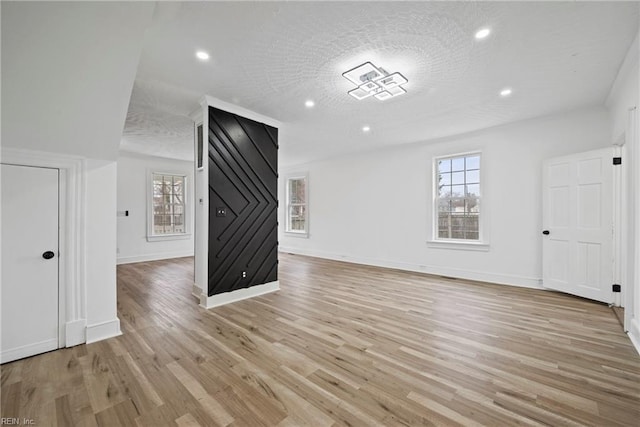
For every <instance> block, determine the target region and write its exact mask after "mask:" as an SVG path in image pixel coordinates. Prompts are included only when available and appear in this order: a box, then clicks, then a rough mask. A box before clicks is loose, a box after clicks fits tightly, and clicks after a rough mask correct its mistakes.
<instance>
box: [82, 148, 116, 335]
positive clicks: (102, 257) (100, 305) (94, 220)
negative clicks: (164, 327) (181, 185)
mask: <svg viewBox="0 0 640 427" xmlns="http://www.w3.org/2000/svg"><path fill="white" fill-rule="evenodd" d="M85 165H86V181H85V185H86V192H85V202H86V207H85V215H86V216H85V246H84V249H85V280H86V297H87V342H88V343H90V342H94V341H99V340H101V339H104V338H109V337H112V336H115V335H120V321H119V320H118V318H117V316H116V313H117V301H116V286H115V283H116V241H115V239H114V238H113V236H114V235H115V233H116V217H115V215H114V211H113V209H114V207H115V205H116V174H117V170H118V167H117V163H116V162H113V161H109V160H87V161H86V163H85Z"/></svg>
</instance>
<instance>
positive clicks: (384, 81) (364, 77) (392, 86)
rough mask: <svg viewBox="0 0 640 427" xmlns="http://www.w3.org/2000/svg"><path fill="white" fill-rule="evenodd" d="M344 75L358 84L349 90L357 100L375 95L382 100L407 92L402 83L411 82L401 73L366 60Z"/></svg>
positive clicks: (343, 74) (343, 75)
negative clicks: (388, 70)
mask: <svg viewBox="0 0 640 427" xmlns="http://www.w3.org/2000/svg"><path fill="white" fill-rule="evenodd" d="M342 77H344V78H345V79H347V80H349V81H350V82H351V83H353V84H354V85H356V86H357V87H356V88H355V89H352V90H350V91H349V92H347V93H348V94H349V95H351V96H353V97H354V98H355V99H357V100H361V99H365V98H368V97H370V96H375V97H376V98H378V99H379V100H381V101H384V100H385V99H389V98H393V97H394V96H398V95H402V94H404V93H407V91H406V90H404V88H403V87H402V85H404V84H406V83H408V82H409V80H407V79H406V78H405V77H404V76H403V75H402V74H400V73H397V72H396V73H388V72H386V71H385V70H384V69H382V68H379V67H376V66H375V65H373V64H372V63H371V62H365V63H364V64H362V65H358V66H357V67H356V68H354V69H352V70H349V71H347V72H345V73H342Z"/></svg>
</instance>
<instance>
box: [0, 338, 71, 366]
mask: <svg viewBox="0 0 640 427" xmlns="http://www.w3.org/2000/svg"><path fill="white" fill-rule="evenodd" d="M57 349H58V338H57V337H56V338H53V339H50V340H46V341H41V342H38V343H35V344H28V345H24V346H22V347H17V348H12V349H11V350H5V351H3V352H1V353H0V363H7V362H12V361H14V360H18V359H23V358H25V357H29V356H34V355H36V354H40V353H45V352H47V351H51V350H57Z"/></svg>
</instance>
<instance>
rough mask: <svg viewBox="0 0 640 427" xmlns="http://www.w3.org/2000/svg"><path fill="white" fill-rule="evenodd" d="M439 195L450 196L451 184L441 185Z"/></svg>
mask: <svg viewBox="0 0 640 427" xmlns="http://www.w3.org/2000/svg"><path fill="white" fill-rule="evenodd" d="M438 191H439V194H438V195H439V196H441V197H451V186H450V185H443V186H441V187H440V188H439V189H438Z"/></svg>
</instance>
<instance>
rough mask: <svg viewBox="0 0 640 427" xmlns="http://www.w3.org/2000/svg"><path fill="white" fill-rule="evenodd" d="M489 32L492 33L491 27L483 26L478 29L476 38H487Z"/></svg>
mask: <svg viewBox="0 0 640 427" xmlns="http://www.w3.org/2000/svg"><path fill="white" fill-rule="evenodd" d="M489 34H491V30H490V29H489V28H481V29H479V30H478V31H476V39H478V40H482V39H484V38H486V37H487V36H488V35H489Z"/></svg>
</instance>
